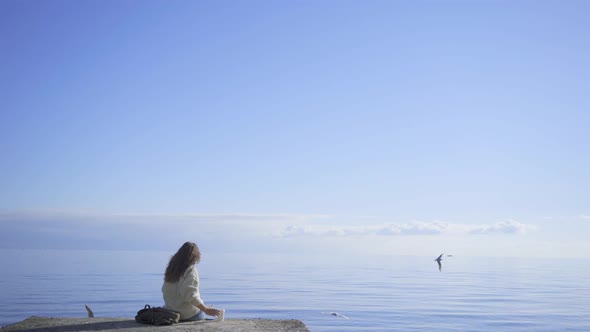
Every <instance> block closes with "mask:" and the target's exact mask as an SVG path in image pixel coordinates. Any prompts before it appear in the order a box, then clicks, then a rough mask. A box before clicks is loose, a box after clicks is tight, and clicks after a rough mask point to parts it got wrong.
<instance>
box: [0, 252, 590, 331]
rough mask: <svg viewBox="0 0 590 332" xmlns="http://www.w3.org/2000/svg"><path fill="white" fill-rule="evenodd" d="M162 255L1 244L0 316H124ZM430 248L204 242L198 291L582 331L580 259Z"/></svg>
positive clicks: (260, 311) (374, 322)
mask: <svg viewBox="0 0 590 332" xmlns="http://www.w3.org/2000/svg"><path fill="white" fill-rule="evenodd" d="M170 254H171V253H167V252H133V251H59V250H46V251H35V250H0V255H1V257H0V266H1V267H2V268H1V270H0V294H1V296H0V325H6V324H10V323H14V322H16V321H19V320H22V319H24V318H26V317H28V316H31V315H37V316H64V317H65V316H67V317H85V316H86V312H85V310H84V304H88V305H90V306H91V307H92V309H93V310H94V312H95V314H96V316H103V317H130V318H132V317H133V316H134V315H135V313H136V312H137V310H139V309H140V308H142V307H143V305H144V304H150V305H153V306H154V305H155V306H159V305H162V298H161V293H160V286H161V283H162V271H163V269H164V267H165V265H166V262H167V259H168V257H169V255H170ZM434 256H436V255H434ZM433 259H434V257H395V256H391V257H387V256H381V257H365V258H362V259H359V258H356V259H350V260H349V261H346V260H345V259H342V258H341V259H338V260H334V259H333V258H331V257H323V258H322V257H313V258H312V259H310V258H305V257H297V256H285V255H248V256H246V255H241V256H240V255H221V256H220V255H218V256H207V255H206V253H205V255H204V257H203V261H202V262H201V263H200V264H199V265H198V268H199V273H200V275H201V293H202V297H203V299H204V300H205V302H206V303H207V304H214V305H215V306H216V307H218V308H225V309H226V317H227V318H276V319H291V318H295V319H300V320H302V321H303V322H305V324H306V325H307V326H308V327H309V329H310V330H311V331H552V332H553V331H585V332H587V331H590V264H589V263H590V261H589V260H576V259H565V260H557V259H514V258H512V259H500V258H478V259H476V258H465V257H449V258H445V260H444V261H443V263H444V265H443V272H438V270H437V268H436V263H435V262H433ZM322 312H338V313H341V314H343V315H345V316H347V317H349V318H350V320H346V319H344V318H340V317H334V316H330V315H325V314H322Z"/></svg>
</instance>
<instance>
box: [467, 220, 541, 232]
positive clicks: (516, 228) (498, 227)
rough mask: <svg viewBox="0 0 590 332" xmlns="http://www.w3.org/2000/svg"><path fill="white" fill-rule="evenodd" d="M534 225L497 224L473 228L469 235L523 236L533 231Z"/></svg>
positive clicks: (516, 223)
mask: <svg viewBox="0 0 590 332" xmlns="http://www.w3.org/2000/svg"><path fill="white" fill-rule="evenodd" d="M535 229H536V227H535V226H534V225H529V224H523V223H520V222H518V221H515V220H508V221H502V222H498V223H495V224H492V225H477V226H474V227H473V228H472V229H471V230H470V231H469V234H525V233H527V232H528V231H532V230H535Z"/></svg>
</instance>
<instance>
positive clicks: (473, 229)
mask: <svg viewBox="0 0 590 332" xmlns="http://www.w3.org/2000/svg"><path fill="white" fill-rule="evenodd" d="M534 229H536V227H535V226H534V225H530V224H523V223H520V222H518V221H515V220H508V221H501V222H497V223H494V224H478V225H474V224H458V223H448V222H442V221H432V222H419V221H414V222H409V223H386V224H379V225H367V226H335V225H318V224H307V225H289V226H287V227H285V228H283V229H282V230H280V231H279V232H278V233H277V234H275V236H277V237H298V236H337V237H346V236H369V235H374V236H404V235H440V234H455V235H475V234H525V233H526V232H528V231H532V230H534Z"/></svg>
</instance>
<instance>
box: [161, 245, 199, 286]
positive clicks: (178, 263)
mask: <svg viewBox="0 0 590 332" xmlns="http://www.w3.org/2000/svg"><path fill="white" fill-rule="evenodd" d="M200 260H201V252H200V251H199V247H197V245H196V244H195V243H193V242H185V243H184V244H183V245H182V247H180V249H178V251H177V252H176V253H175V254H174V256H172V257H170V262H168V267H167V268H166V273H165V274H164V280H166V281H167V282H177V281H178V280H180V277H181V276H182V275H183V274H184V272H185V271H186V269H188V268H189V267H191V266H193V265H195V264H197V263H198V262H199V261H200Z"/></svg>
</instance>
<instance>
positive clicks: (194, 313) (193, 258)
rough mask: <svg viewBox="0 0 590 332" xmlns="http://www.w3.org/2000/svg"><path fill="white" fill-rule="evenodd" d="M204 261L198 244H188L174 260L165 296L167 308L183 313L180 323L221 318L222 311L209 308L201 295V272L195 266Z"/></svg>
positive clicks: (181, 248)
mask: <svg viewBox="0 0 590 332" xmlns="http://www.w3.org/2000/svg"><path fill="white" fill-rule="evenodd" d="M200 260H201V252H200V251H199V247H197V245H196V244H195V243H192V242H186V243H185V244H183V245H182V247H180V249H178V251H177V252H176V254H174V256H172V257H171V258H170V262H169V263H168V267H167V268H166V273H165V274H164V284H163V285H162V294H163V296H164V303H165V304H164V308H166V309H169V310H172V311H176V312H178V313H180V320H185V321H186V320H189V321H191V320H202V319H205V315H209V316H219V315H220V314H221V311H220V310H217V309H214V308H213V306H210V307H206V306H205V303H203V300H201V295H200V294H199V273H198V272H197V268H196V267H195V264H197V263H198V262H199V261H200Z"/></svg>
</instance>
